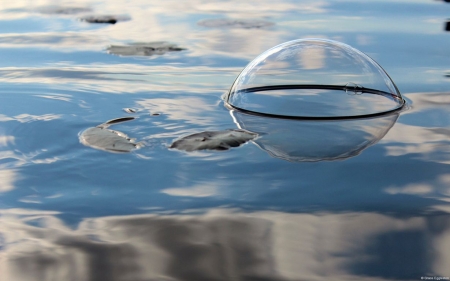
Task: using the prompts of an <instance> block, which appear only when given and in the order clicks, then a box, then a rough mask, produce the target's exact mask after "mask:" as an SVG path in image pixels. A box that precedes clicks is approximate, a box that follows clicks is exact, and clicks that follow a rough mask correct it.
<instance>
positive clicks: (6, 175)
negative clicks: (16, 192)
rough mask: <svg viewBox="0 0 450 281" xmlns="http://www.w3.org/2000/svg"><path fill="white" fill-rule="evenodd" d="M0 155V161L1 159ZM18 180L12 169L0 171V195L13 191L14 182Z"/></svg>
mask: <svg viewBox="0 0 450 281" xmlns="http://www.w3.org/2000/svg"><path fill="white" fill-rule="evenodd" d="M1 158H2V157H1V155H0V159H1ZM18 178H19V176H18V174H17V171H16V170H14V169H0V193H1V192H7V191H11V190H13V189H14V182H15V181H17V179H18Z"/></svg>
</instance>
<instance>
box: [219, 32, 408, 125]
mask: <svg viewBox="0 0 450 281" xmlns="http://www.w3.org/2000/svg"><path fill="white" fill-rule="evenodd" d="M225 104H226V105H227V106H228V107H229V108H233V109H236V110H240V111H243V112H246V113H250V114H256V115H264V116H272V117H281V118H292V119H296V118H298V119H346V118H358V117H370V116H377V115H382V114H385V113H389V112H393V111H396V110H399V109H401V108H402V107H403V106H404V104H405V100H404V99H403V97H402V96H401V94H400V92H399V90H398V89H397V87H396V86H395V84H394V82H393V81H392V79H391V78H390V77H389V75H388V74H387V73H386V71H384V69H383V68H382V67H381V66H380V65H379V64H378V63H377V62H375V61H374V60H373V59H372V58H370V57H369V56H367V55H366V54H364V53H362V52H361V51H358V50H357V49H355V48H353V47H351V46H349V45H346V44H344V43H341V42H337V41H332V40H325V39H299V40H294V41H289V42H286V43H283V44H280V45H278V46H275V47H273V48H271V49H269V50H267V51H265V52H264V53H262V54H261V55H259V56H258V57H257V58H255V59H254V60H253V61H252V62H250V63H249V64H248V65H247V66H246V67H245V69H244V70H243V71H242V72H241V73H240V74H239V76H238V77H237V79H236V80H235V82H234V84H233V86H232V87H231V89H230V91H229V92H228V93H227V95H226V96H225Z"/></svg>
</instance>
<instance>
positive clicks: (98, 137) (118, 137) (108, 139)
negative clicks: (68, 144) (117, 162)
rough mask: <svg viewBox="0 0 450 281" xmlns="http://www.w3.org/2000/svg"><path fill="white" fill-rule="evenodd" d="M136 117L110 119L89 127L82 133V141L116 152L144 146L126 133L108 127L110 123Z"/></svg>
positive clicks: (87, 144) (85, 143) (129, 150)
mask: <svg viewBox="0 0 450 281" xmlns="http://www.w3.org/2000/svg"><path fill="white" fill-rule="evenodd" d="M134 119H135V118H134V117H123V118H117V119H113V120H110V121H108V122H105V123H103V124H101V125H98V126H96V127H92V128H88V129H86V130H85V131H84V132H82V133H81V135H80V142H81V143H82V144H84V145H86V146H89V147H92V148H95V149H99V150H104V151H109V152H116V153H120V152H122V153H125V152H131V151H133V150H135V149H138V148H140V147H142V146H143V145H142V144H141V143H136V142H135V141H134V140H133V139H131V138H130V137H128V136H127V135H126V134H124V133H122V132H119V131H114V130H110V129H107V128H108V127H109V126H110V125H113V124H117V123H122V122H125V121H130V120H134Z"/></svg>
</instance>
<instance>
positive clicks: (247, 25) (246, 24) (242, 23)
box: [198, 19, 274, 29]
mask: <svg viewBox="0 0 450 281" xmlns="http://www.w3.org/2000/svg"><path fill="white" fill-rule="evenodd" d="M198 25H200V26H204V27H212V28H244V29H253V28H265V27H269V26H272V25H274V23H273V22H270V21H264V20H246V19H207V20H202V21H199V22H198Z"/></svg>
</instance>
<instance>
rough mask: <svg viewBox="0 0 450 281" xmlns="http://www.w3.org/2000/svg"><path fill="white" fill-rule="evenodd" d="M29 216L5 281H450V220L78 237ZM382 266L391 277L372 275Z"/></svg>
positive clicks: (6, 265) (225, 215)
mask: <svg viewBox="0 0 450 281" xmlns="http://www.w3.org/2000/svg"><path fill="white" fill-rule="evenodd" d="M19 211H20V210H19ZM28 212H29V213H30V214H29V216H23V214H22V216H18V215H14V212H9V213H6V214H4V216H2V217H1V218H0V226H1V227H0V229H1V230H0V233H1V235H2V236H3V237H4V238H3V239H4V248H3V251H2V256H3V258H2V259H1V260H0V267H1V268H2V269H3V270H2V274H3V276H5V277H6V278H7V280H30V279H33V280H35V277H36V276H39V277H40V279H39V280H43V281H45V280H54V279H58V280H66V279H69V278H71V280H72V279H73V280H111V281H113V280H124V279H127V280H144V279H145V280H156V279H158V278H163V277H162V276H164V278H163V279H162V280H172V279H179V280H231V279H233V280H234V279H239V280H250V279H251V278H253V279H255V278H259V279H264V280H300V279H302V280H303V279H308V280H313V279H317V278H319V279H320V278H323V277H324V276H326V277H330V276H332V277H333V280H350V279H355V280H374V279H373V278H376V280H391V279H392V278H394V279H411V278H413V277H415V276H421V275H424V274H425V273H429V274H431V273H432V274H434V275H440V276H447V275H449V274H450V272H449V268H448V266H447V265H448V264H449V263H450V255H449V254H448V253H447V251H445V249H447V248H448V246H449V243H450V239H449V237H450V235H449V232H450V221H449V219H448V217H447V216H444V215H441V216H439V215H436V216H430V217H410V218H394V217H390V216H387V215H381V214H374V213H348V214H320V215H316V214H286V213H279V212H252V213H240V212H231V211H224V210H219V209H218V210H213V211H211V212H208V213H206V214H204V215H160V216H157V215H135V216H123V217H119V216H117V217H100V218H92V219H85V220H84V221H82V222H81V223H80V225H79V227H78V228H77V229H75V230H71V229H69V228H68V227H66V226H65V225H64V224H63V222H62V221H60V220H58V219H57V218H56V217H54V216H52V215H45V214H35V215H34V214H32V213H31V212H30V211H28ZM36 225H37V226H36ZM425 238H426V239H425ZM405 255H408V258H407V260H406V259H405ZM379 266H382V268H384V269H386V271H382V272H380V271H376V270H375V271H374V270H373V269H374V268H377V267H379ZM51 278H53V279H51ZM253 279H251V280H253Z"/></svg>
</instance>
